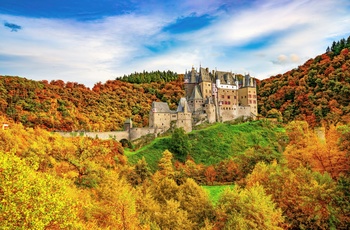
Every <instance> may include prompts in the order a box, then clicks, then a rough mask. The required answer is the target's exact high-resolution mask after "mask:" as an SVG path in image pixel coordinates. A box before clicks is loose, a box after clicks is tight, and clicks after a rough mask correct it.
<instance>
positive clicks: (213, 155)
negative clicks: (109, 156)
mask: <svg viewBox="0 0 350 230" xmlns="http://www.w3.org/2000/svg"><path fill="white" fill-rule="evenodd" d="M283 133H284V129H283V128H280V127H277V126H275V125H272V124H270V123H268V122H264V121H253V122H246V123H242V124H237V125H232V124H228V123H216V124H213V125H211V126H209V127H207V128H204V129H201V130H194V131H192V132H191V133H189V134H188V137H189V139H190V143H191V151H190V157H192V159H193V160H194V161H195V162H196V163H197V164H204V165H212V164H217V163H219V162H220V161H222V160H224V159H227V158H231V157H233V156H235V155H238V154H242V153H244V152H245V151H246V150H247V149H249V148H254V147H256V146H261V147H268V148H270V149H272V152H274V153H278V152H279V151H280V149H281V147H280V146H279V145H278V138H279V135H281V134H283ZM169 147H170V137H163V138H157V139H155V140H154V141H153V142H151V143H150V144H149V145H147V146H144V147H143V148H141V149H139V150H137V151H135V152H129V151H126V153H125V154H126V156H127V157H128V161H129V162H130V163H131V164H135V163H136V162H137V161H138V160H139V159H141V158H142V157H145V159H146V161H147V163H148V165H149V167H150V169H151V170H152V171H156V170H157V164H158V161H159V159H160V158H161V157H162V153H163V152H164V151H165V150H166V149H169Z"/></svg>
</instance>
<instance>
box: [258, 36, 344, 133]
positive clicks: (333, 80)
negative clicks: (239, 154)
mask: <svg viewBox="0 0 350 230" xmlns="http://www.w3.org/2000/svg"><path fill="white" fill-rule="evenodd" d="M349 47H350V37H349V38H348V39H347V40H345V39H342V40H341V41H339V42H333V45H332V48H331V49H327V51H328V52H326V53H324V54H322V55H319V56H317V57H315V58H313V59H310V60H308V61H307V62H306V63H305V64H304V65H302V66H299V67H298V68H295V69H293V70H290V71H288V72H286V73H284V74H279V75H276V76H273V77H270V78H268V79H265V80H262V81H261V82H259V84H258V108H259V113H260V114H261V115H262V116H267V115H268V113H269V112H270V111H271V110H278V111H279V112H280V113H281V115H282V117H283V120H284V121H285V122H290V121H293V120H305V121H307V122H308V123H309V125H310V126H311V127H315V126H321V125H324V126H328V125H330V124H337V123H339V122H340V123H349V121H350V104H349V102H350V72H349V71H350V54H349Z"/></svg>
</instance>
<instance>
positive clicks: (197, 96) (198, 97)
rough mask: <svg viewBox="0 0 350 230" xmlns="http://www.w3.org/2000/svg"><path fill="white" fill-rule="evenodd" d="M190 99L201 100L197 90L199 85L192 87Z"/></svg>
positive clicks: (201, 97)
mask: <svg viewBox="0 0 350 230" xmlns="http://www.w3.org/2000/svg"><path fill="white" fill-rule="evenodd" d="M190 99H191V100H195V99H203V96H202V93H201V90H200V89H199V85H196V86H195V87H194V89H193V91H192V95H191V97H190Z"/></svg>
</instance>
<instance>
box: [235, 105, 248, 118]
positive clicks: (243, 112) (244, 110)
mask: <svg viewBox="0 0 350 230" xmlns="http://www.w3.org/2000/svg"><path fill="white" fill-rule="evenodd" d="M242 116H243V117H250V116H251V108H250V106H237V117H242Z"/></svg>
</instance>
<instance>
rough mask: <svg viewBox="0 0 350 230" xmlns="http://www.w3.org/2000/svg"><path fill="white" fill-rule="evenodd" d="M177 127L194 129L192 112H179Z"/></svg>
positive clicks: (186, 129)
mask: <svg viewBox="0 0 350 230" xmlns="http://www.w3.org/2000/svg"><path fill="white" fill-rule="evenodd" d="M176 127H177V128H183V129H184V130H185V131H186V132H191V131H192V114H191V113H178V114H177V121H176Z"/></svg>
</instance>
